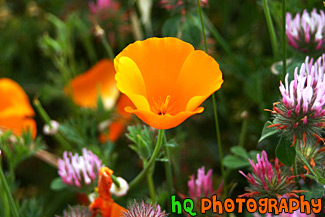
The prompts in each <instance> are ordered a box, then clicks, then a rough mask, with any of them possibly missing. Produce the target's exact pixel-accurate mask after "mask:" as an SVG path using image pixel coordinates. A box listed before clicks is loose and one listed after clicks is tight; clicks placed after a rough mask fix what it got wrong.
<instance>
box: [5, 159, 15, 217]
mask: <svg viewBox="0 0 325 217" xmlns="http://www.w3.org/2000/svg"><path fill="white" fill-rule="evenodd" d="M0 162H1V156H0ZM0 183H1V184H2V188H0V189H1V191H2V192H5V194H6V196H7V199H8V202H9V204H10V207H11V214H12V216H13V217H19V212H18V209H17V207H16V204H15V201H14V199H13V197H12V195H11V191H10V188H9V185H8V182H7V180H6V177H5V175H4V174H3V171H2V167H0Z"/></svg>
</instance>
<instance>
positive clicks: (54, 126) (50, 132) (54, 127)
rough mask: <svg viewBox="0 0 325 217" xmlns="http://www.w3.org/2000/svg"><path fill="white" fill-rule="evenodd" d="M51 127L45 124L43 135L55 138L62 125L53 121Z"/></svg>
mask: <svg viewBox="0 0 325 217" xmlns="http://www.w3.org/2000/svg"><path fill="white" fill-rule="evenodd" d="M50 124H51V126H49V125H48V124H45V125H44V127H43V133H44V134H45V135H48V136H53V135H54V134H56V133H57V132H58V131H59V127H60V124H59V123H58V122H57V121H54V120H51V121H50Z"/></svg>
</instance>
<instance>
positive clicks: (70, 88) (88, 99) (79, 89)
mask: <svg viewBox="0 0 325 217" xmlns="http://www.w3.org/2000/svg"><path fill="white" fill-rule="evenodd" d="M114 74H115V70H114V65H113V62H112V61H111V60H109V59H103V60H101V61H99V62H98V63H97V64H96V65H95V66H93V67H92V68H91V69H89V70H88V71H87V72H85V73H84V74H81V75H79V76H77V77H76V78H74V79H73V80H72V81H71V83H70V84H68V85H67V86H66V87H65V88H64V91H65V93H66V94H67V95H71V96H72V99H73V101H74V102H75V103H76V104H77V105H79V106H81V107H86V108H95V107H96V105H97V100H98V96H99V95H100V97H101V98H102V101H103V103H104V106H105V108H106V109H111V108H112V107H113V106H114V105H115V102H116V100H117V98H118V96H119V91H118V90H117V88H116V85H115V80H114Z"/></svg>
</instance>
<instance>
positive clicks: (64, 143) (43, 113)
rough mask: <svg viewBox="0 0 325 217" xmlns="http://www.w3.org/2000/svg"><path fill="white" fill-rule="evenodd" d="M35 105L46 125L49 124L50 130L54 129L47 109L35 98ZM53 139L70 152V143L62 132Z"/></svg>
mask: <svg viewBox="0 0 325 217" xmlns="http://www.w3.org/2000/svg"><path fill="white" fill-rule="evenodd" d="M33 104H34V106H35V108H36V110H37V111H38V113H39V114H40V116H41V118H42V119H43V121H44V122H45V123H46V124H48V125H49V127H50V128H52V125H51V118H50V116H49V115H48V114H47V112H46V111H45V109H44V108H43V106H42V104H41V102H40V101H39V100H38V99H36V98H35V99H34V100H33ZM53 137H54V138H55V139H56V140H57V141H58V142H59V143H60V144H61V145H62V146H63V148H64V149H66V150H70V145H69V143H68V142H67V141H66V140H65V139H64V137H63V136H62V135H61V134H60V132H58V133H56V134H54V135H53Z"/></svg>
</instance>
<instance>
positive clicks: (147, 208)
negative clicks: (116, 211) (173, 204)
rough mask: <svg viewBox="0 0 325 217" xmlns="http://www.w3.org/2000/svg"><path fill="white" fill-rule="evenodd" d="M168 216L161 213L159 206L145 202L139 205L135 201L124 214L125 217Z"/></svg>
mask: <svg viewBox="0 0 325 217" xmlns="http://www.w3.org/2000/svg"><path fill="white" fill-rule="evenodd" d="M166 216H168V214H166V213H165V211H163V212H162V211H161V208H160V206H159V205H156V204H154V205H152V204H146V203H144V202H143V201H142V202H141V204H140V203H137V201H134V203H133V204H131V205H130V206H129V208H128V210H127V211H125V212H123V217H166Z"/></svg>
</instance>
